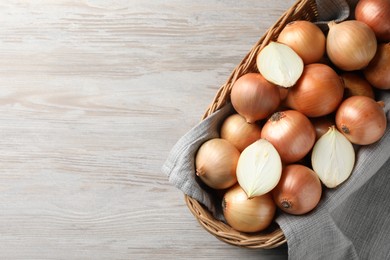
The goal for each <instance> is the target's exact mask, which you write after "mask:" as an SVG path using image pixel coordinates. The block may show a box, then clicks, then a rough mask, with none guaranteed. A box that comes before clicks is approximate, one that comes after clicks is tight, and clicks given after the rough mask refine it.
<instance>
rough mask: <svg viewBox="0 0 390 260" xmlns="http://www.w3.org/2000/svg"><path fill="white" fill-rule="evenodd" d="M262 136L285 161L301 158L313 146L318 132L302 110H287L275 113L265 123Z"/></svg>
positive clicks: (294, 160)
mask: <svg viewBox="0 0 390 260" xmlns="http://www.w3.org/2000/svg"><path fill="white" fill-rule="evenodd" d="M261 138H263V139H266V140H268V141H269V142H270V143H271V144H272V145H273V146H274V147H275V149H276V150H277V151H278V153H279V155H280V158H281V159H282V161H283V162H284V163H292V162H296V161H298V160H301V159H302V158H303V157H305V155H306V154H307V153H308V152H309V151H310V149H311V148H312V147H313V145H314V142H315V139H316V133H315V129H314V127H313V125H312V123H311V122H310V120H309V119H308V118H307V117H306V116H305V115H304V114H302V113H301V112H298V111H295V110H285V111H279V112H276V113H274V114H273V115H272V116H271V117H270V119H268V120H267V122H266V123H265V124H264V126H263V129H262V130H261Z"/></svg>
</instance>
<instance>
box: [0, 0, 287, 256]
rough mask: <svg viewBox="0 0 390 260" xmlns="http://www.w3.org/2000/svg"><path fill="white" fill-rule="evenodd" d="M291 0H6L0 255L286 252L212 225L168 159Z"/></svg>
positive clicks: (0, 98) (1, 46)
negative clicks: (230, 239)
mask: <svg viewBox="0 0 390 260" xmlns="http://www.w3.org/2000/svg"><path fill="white" fill-rule="evenodd" d="M292 4H293V1H292V0H289V1H282V0H277V1H274V0H263V1H254V0H244V1H239V2H237V1H231V0H223V1H220V0H211V1H206V0H200V1H195V2H194V1H189V0H184V1H178V0H167V1H163V0H155V1H152V2H151V1H137V0H130V1H125V0H114V1H108V0H95V1H93V0H83V1H76V0H59V1H48V0H42V1H22V0H20V1H17V0H10V1H2V2H0V24H1V27H0V114H1V116H0V167H1V170H0V234H1V235H0V258H1V259H193V258H197V259H224V258H225V259H236V258H242V259H285V258H286V254H287V250H286V247H282V248H279V249H276V250H248V249H241V248H237V247H233V246H230V245H226V244H224V243H223V242H220V241H219V240H217V239H216V238H215V237H213V236H211V235H210V234H208V233H207V232H206V231H204V230H203V229H202V228H201V227H200V226H199V225H198V223H197V222H196V220H195V219H194V218H193V216H192V215H191V213H190V212H189V211H188V209H187V208H186V206H185V204H184V200H183V194H182V193H181V192H180V191H179V190H177V189H176V188H174V187H173V186H171V184H170V183H168V181H167V178H166V176H165V175H163V174H162V173H161V166H162V165H163V163H164V161H165V159H166V157H167V155H168V153H169V151H170V149H171V148H172V146H173V145H174V143H175V142H176V141H177V140H178V139H179V138H180V137H181V136H182V135H183V134H184V133H186V132H187V131H188V130H189V129H190V128H191V127H193V126H194V125H195V124H196V123H197V122H198V121H199V120H200V118H201V116H202V114H203V112H204V111H205V109H206V107H207V106H208V104H209V103H210V102H211V100H212V98H213V97H214V94H215V93H216V91H217V89H218V88H219V86H220V85H221V84H223V83H224V81H225V80H226V79H227V77H228V76H229V74H230V72H231V71H232V70H233V68H234V67H235V65H236V64H238V63H239V62H240V60H241V59H242V58H243V57H244V55H245V54H246V53H247V52H248V51H249V49H250V47H251V46H252V45H253V44H254V43H255V42H256V41H257V39H258V38H259V37H260V36H261V35H262V34H263V33H264V32H265V30H266V29H267V28H268V27H269V26H270V25H272V24H273V23H274V22H275V21H276V19H277V18H278V17H279V16H280V15H281V14H282V13H283V12H284V11H285V10H286V9H287V8H289V7H290V6H291V5H292Z"/></svg>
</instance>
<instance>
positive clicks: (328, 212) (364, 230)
mask: <svg viewBox="0 0 390 260" xmlns="http://www.w3.org/2000/svg"><path fill="white" fill-rule="evenodd" d="M356 2H357V1H356V0H350V1H345V0H317V6H318V12H319V17H318V24H319V25H320V26H321V27H322V28H325V25H326V23H327V21H330V20H338V21H341V20H344V19H346V18H348V17H351V15H352V14H353V12H352V10H353V8H354V6H355V5H356ZM325 29H326V28H325ZM377 99H378V100H383V101H384V102H385V108H384V109H385V111H386V116H387V119H388V121H390V120H389V119H390V112H389V110H390V91H389V92H386V91H379V92H378V93H377ZM233 112H234V110H233V108H232V106H231V105H230V104H227V105H226V106H224V107H223V108H221V109H220V110H218V111H216V112H215V113H214V114H212V115H211V116H209V117H207V118H206V119H205V120H203V121H202V122H200V123H199V124H198V125H196V126H195V127H194V128H193V129H191V130H190V131H189V132H187V133H186V134H185V135H184V136H183V137H182V138H180V139H179V140H178V142H177V143H176V144H175V145H174V147H173V148H172V150H171V152H170V154H169V155H168V158H167V160H166V162H165V164H164V165H163V167H162V171H163V172H164V173H165V174H166V175H167V176H168V179H169V182H170V183H172V184H173V185H174V186H175V187H177V188H178V189H180V190H181V191H183V193H185V194H187V195H189V196H191V197H193V198H194V199H196V200H197V201H199V202H200V203H202V204H203V205H205V206H206V207H207V208H208V209H209V210H210V212H212V213H213V215H214V216H215V217H216V218H218V219H220V220H223V215H222V213H221V211H220V208H221V207H220V201H217V200H215V199H214V198H213V197H212V196H211V195H210V194H209V192H208V191H207V188H205V187H204V186H203V185H202V183H201V182H200V181H199V180H198V179H197V178H196V176H195V162H194V159H195V155H196V152H197V150H198V148H199V147H200V145H201V144H202V143H203V142H205V141H206V140H209V139H211V138H215V137H218V136H219V133H218V132H219V128H220V124H221V122H222V121H223V119H224V118H226V117H227V116H228V115H229V114H231V113H233ZM389 158H390V129H389V127H388V128H387V129H386V132H385V135H384V136H383V138H382V139H381V140H380V141H379V142H376V143H374V144H372V145H368V146H362V147H360V148H359V149H358V152H357V160H356V164H355V168H354V171H353V173H352V175H351V177H350V178H349V179H348V180H347V181H346V182H345V183H343V184H342V185H340V186H339V187H337V188H335V189H325V190H324V192H323V196H322V199H321V202H320V204H319V205H318V207H317V208H316V209H315V210H313V211H312V212H311V213H309V214H307V215H303V216H293V215H288V214H284V213H281V214H280V215H278V217H277V219H276V222H277V223H278V224H279V225H280V227H281V229H282V230H283V233H284V234H285V237H286V239H287V244H288V254H289V259H332V260H333V259H335V260H337V259H390V199H389V198H390V189H389V187H390V186H389V184H390V160H389Z"/></svg>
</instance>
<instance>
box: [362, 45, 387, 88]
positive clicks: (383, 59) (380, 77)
mask: <svg viewBox="0 0 390 260" xmlns="http://www.w3.org/2000/svg"><path fill="white" fill-rule="evenodd" d="M363 73H364V76H365V77H366V79H367V81H368V82H370V83H371V84H372V85H373V86H374V87H376V88H378V89H390V43H381V44H379V45H378V50H377V52H376V54H375V56H374V58H373V59H372V60H371V62H370V64H368V66H367V67H366V68H365V69H364V70H363Z"/></svg>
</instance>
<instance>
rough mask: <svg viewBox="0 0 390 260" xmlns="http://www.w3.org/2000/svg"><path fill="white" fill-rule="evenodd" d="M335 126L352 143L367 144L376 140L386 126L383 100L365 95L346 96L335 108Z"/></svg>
mask: <svg viewBox="0 0 390 260" xmlns="http://www.w3.org/2000/svg"><path fill="white" fill-rule="evenodd" d="M336 126H337V129H338V130H339V131H340V132H341V133H342V134H344V135H345V136H346V137H347V138H348V140H349V141H350V142H352V143H354V144H358V145H367V144H371V143H374V142H376V141H378V140H379V139H381V138H382V136H383V134H384V132H385V130H386V126H387V119H386V114H385V112H384V110H383V102H376V101H375V100H373V99H372V98H369V97H366V96H353V97H350V98H347V99H346V100H345V101H343V103H341V105H340V107H339V108H338V109H337V112H336Z"/></svg>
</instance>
